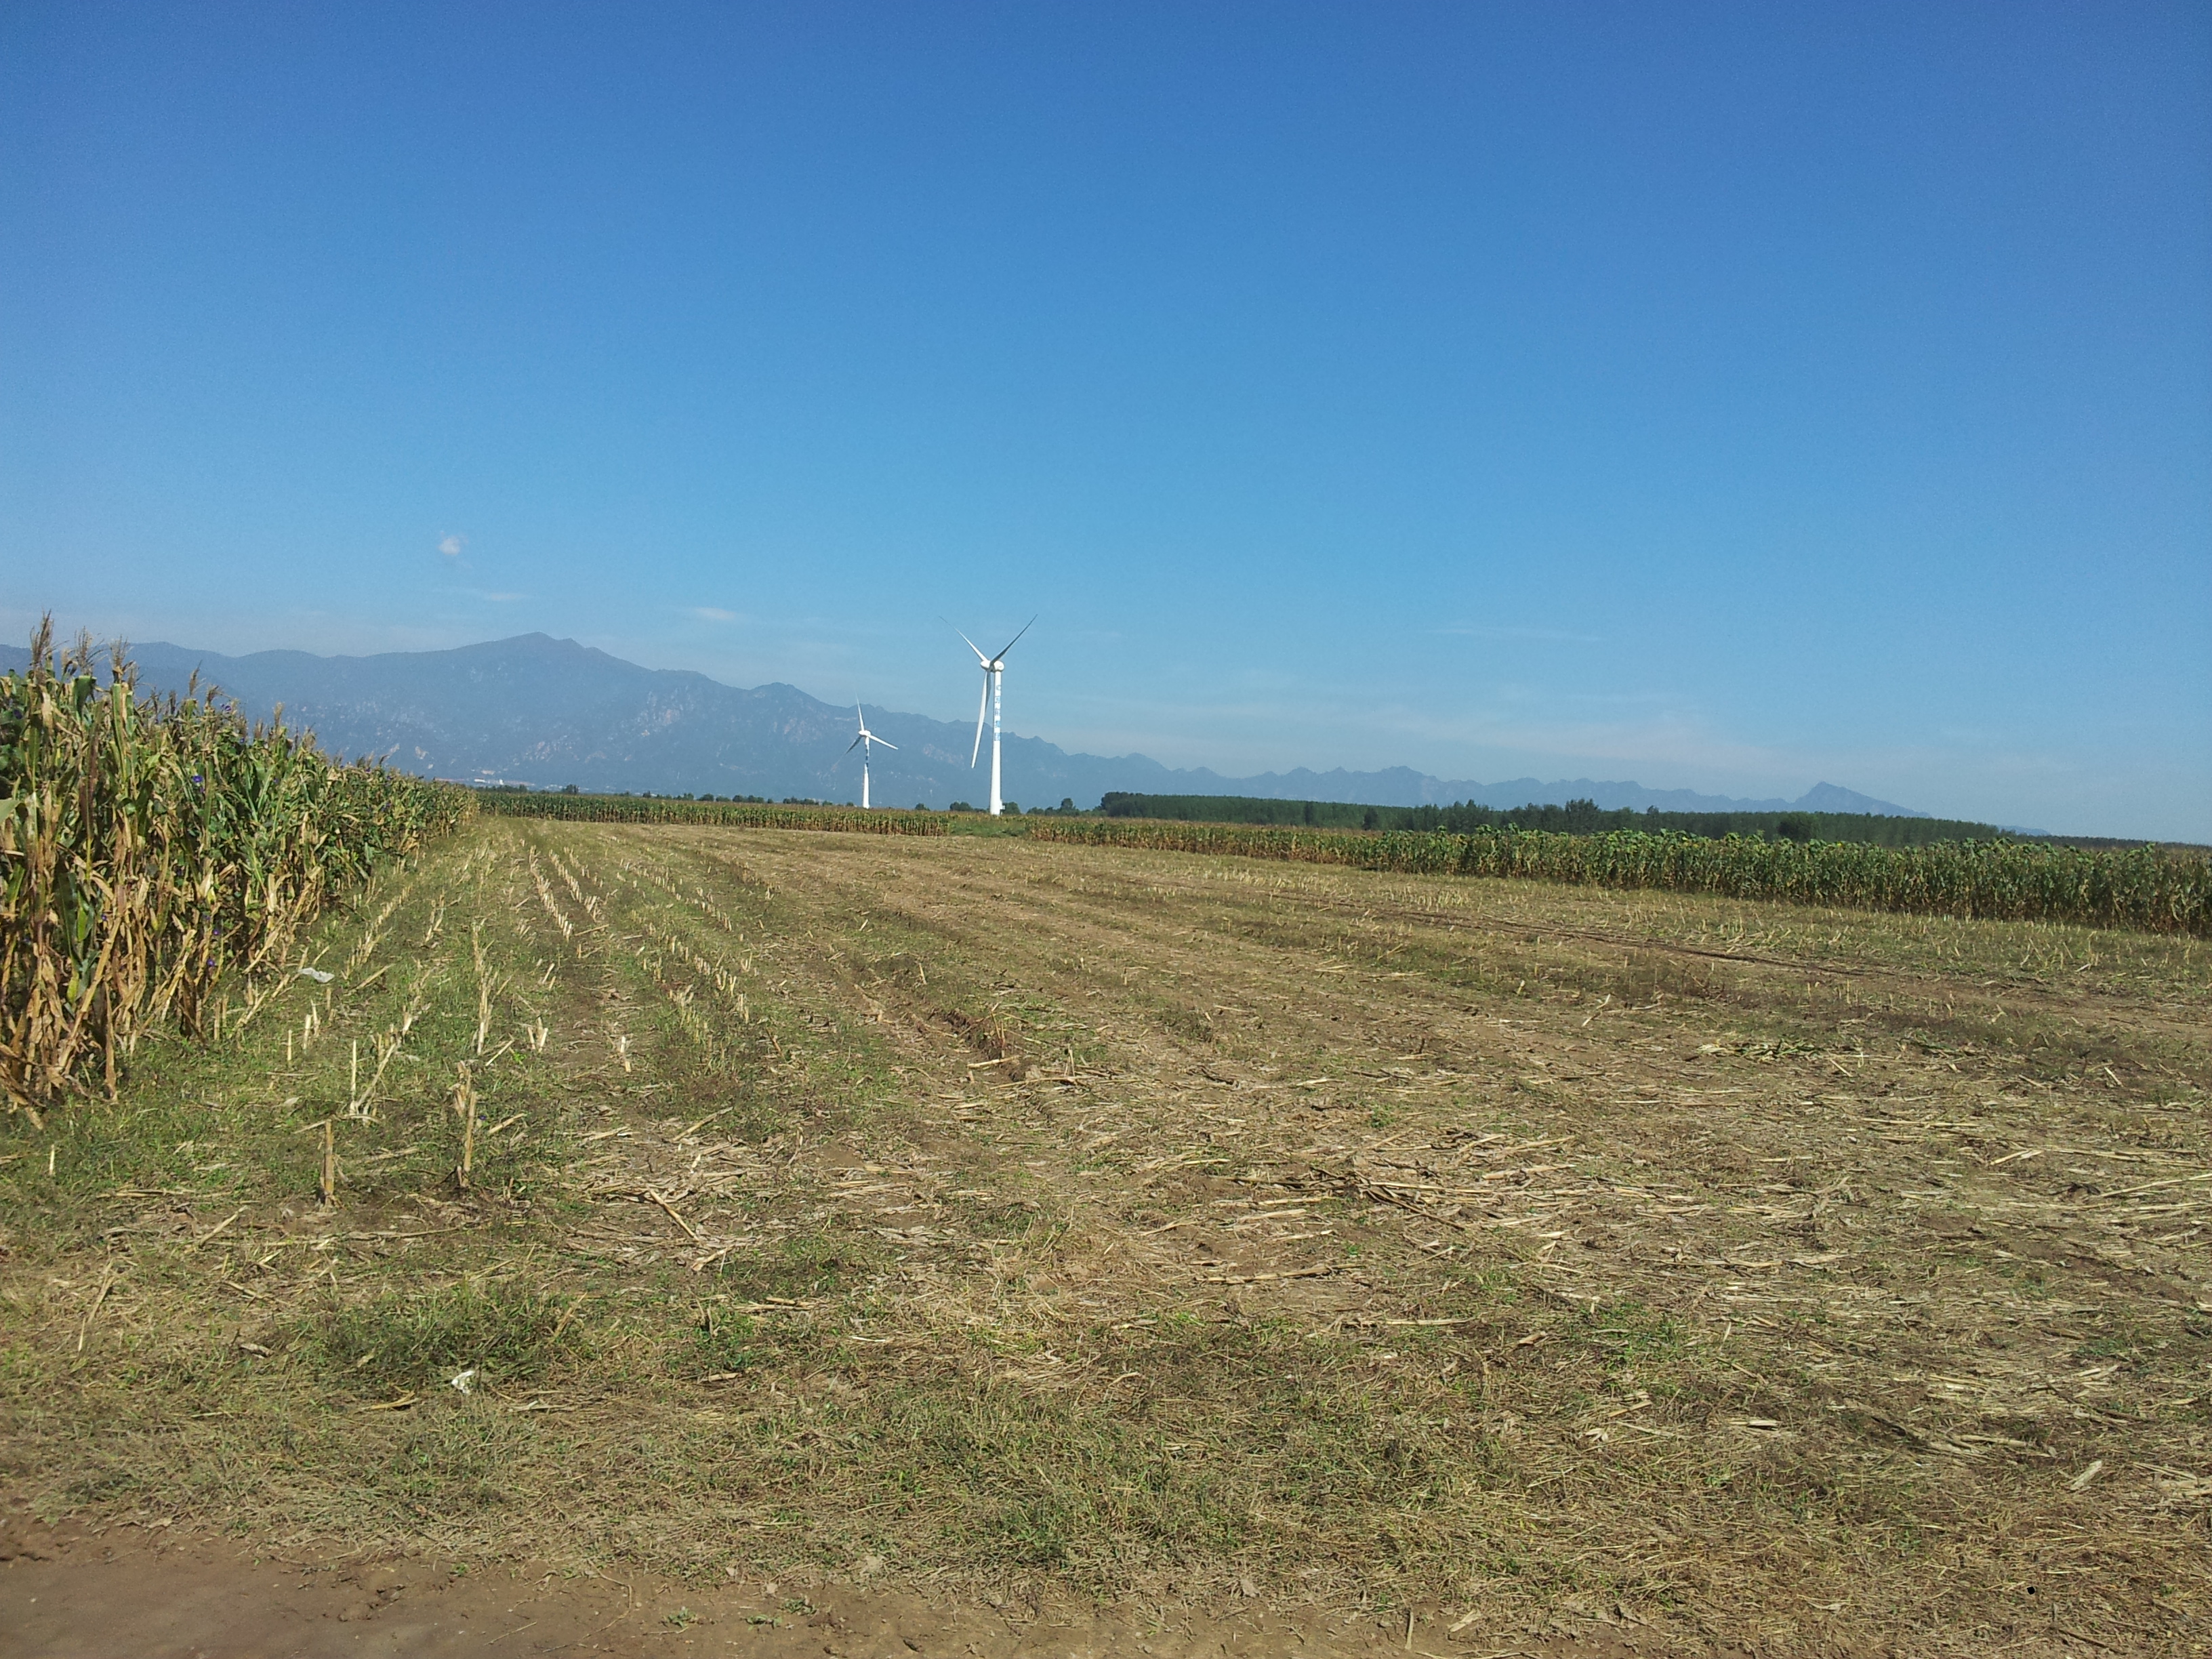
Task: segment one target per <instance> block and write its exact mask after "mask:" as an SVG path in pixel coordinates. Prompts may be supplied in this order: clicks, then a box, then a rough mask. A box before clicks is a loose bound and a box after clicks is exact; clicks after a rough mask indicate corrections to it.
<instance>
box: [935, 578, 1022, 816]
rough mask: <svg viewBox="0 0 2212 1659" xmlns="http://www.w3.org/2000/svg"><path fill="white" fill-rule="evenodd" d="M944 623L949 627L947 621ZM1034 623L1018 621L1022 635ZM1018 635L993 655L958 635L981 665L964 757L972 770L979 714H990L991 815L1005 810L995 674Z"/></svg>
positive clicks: (979, 747)
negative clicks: (970, 749)
mask: <svg viewBox="0 0 2212 1659" xmlns="http://www.w3.org/2000/svg"><path fill="white" fill-rule="evenodd" d="M939 621H940V622H942V621H944V618H942V617H939ZM945 626H946V627H947V628H952V624H951V623H949V622H948V623H945ZM1035 627H1036V617H1030V619H1029V620H1028V621H1027V622H1025V623H1023V624H1022V634H1026V633H1028V632H1029V631H1030V629H1032V628H1035ZM952 631H953V632H954V633H956V634H960V630H959V629H957V628H952ZM1022 634H1017V635H1014V637H1013V638H1012V639H1011V640H1008V641H1006V643H1005V644H1004V645H1002V646H1000V647H999V654H998V655H997V656H995V657H987V656H985V655H984V654H983V651H982V647H980V646H978V645H977V644H976V643H975V641H973V640H971V639H969V638H968V636H967V635H965V634H960V637H961V639H962V640H963V641H966V643H967V647H968V648H969V650H970V651H973V652H974V653H975V660H976V661H977V662H979V663H981V665H983V700H982V702H979V703H977V704H976V705H975V752H974V753H973V754H970V755H969V757H968V764H969V768H970V769H973V768H974V766H975V757H976V756H977V755H981V753H982V752H983V716H984V715H985V714H989V715H990V717H991V816H992V817H994V818H995V817H998V816H999V814H1000V813H1001V812H1003V811H1006V803H1005V802H1004V801H1002V800H1000V799H999V677H1000V675H1002V674H1004V673H1005V672H1006V653H1007V652H1009V651H1011V650H1012V649H1013V648H1014V647H1015V646H1017V645H1018V644H1019V643H1020V642H1021V637H1022Z"/></svg>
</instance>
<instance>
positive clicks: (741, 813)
mask: <svg viewBox="0 0 2212 1659" xmlns="http://www.w3.org/2000/svg"><path fill="white" fill-rule="evenodd" d="M477 801H478V802H479V803H480V804H481V805H482V806H483V810H484V811H486V812H489V813H494V814H497V815H500V816H502V817H517V818H559V819H562V820H563V821H565V822H568V823H713V824H720V825H723V826H725V827H726V828H729V829H847V830H857V831H860V833H862V834H864V835H875V836H941V835H944V834H945V826H946V823H947V822H948V815H947V814H945V813H943V812H908V811H894V810H891V809H889V808H884V809H878V810H874V811H866V812H864V811H860V808H858V807H857V806H777V805H769V804H767V803H764V802H758V801H738V800H676V799H671V798H669V797H666V796H661V795H550V794H523V793H519V792H516V793H509V792H507V791H505V790H498V789H486V790H483V791H481V792H479V793H478V794H477Z"/></svg>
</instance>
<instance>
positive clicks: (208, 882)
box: [0, 624, 471, 1119]
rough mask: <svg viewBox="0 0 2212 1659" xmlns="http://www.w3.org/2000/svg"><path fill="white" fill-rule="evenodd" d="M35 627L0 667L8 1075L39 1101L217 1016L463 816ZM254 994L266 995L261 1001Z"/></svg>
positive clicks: (461, 803)
mask: <svg viewBox="0 0 2212 1659" xmlns="http://www.w3.org/2000/svg"><path fill="white" fill-rule="evenodd" d="M92 656H93V653H92V648H91V646H90V643H89V641H80V642H79V643H78V644H77V645H76V647H74V648H72V649H70V650H69V651H67V652H65V653H62V654H61V655H60V656H59V657H58V658H57V655H56V653H55V652H54V649H53V641H52V628H51V626H50V625H48V624H41V626H40V629H39V631H38V633H37V635H35V636H34V637H33V641H32V648H31V659H30V663H29V665H28V666H27V668H26V669H25V670H24V671H21V672H19V673H10V674H0V1089H4V1091H5V1093H6V1096H7V1099H8V1102H9V1105H10V1107H11V1108H13V1109H19V1110H23V1111H27V1112H28V1113H30V1114H31V1115H33V1118H34V1119H35V1117H36V1116H37V1114H38V1112H39V1110H40V1109H41V1108H42V1107H45V1106H47V1105H49V1104H51V1103H52V1102H54V1101H56V1100H57V1099H58V1098H60V1097H62V1096H64V1094H66V1093H67V1092H69V1091H70V1090H72V1089H74V1088H77V1087H81V1086H82V1085H84V1084H85V1083H86V1082H87V1081H88V1079H90V1078H91V1076H92V1075H93V1074H94V1073H99V1074H100V1075H101V1076H102V1077H103V1078H104V1080H105V1081H106V1085H107V1086H108V1087H109V1088H110V1089H111V1090H112V1088H113V1086H114V1083H115V1078H116V1067H117V1064H118V1052H120V1053H122V1054H128V1053H129V1051H130V1048H131V1045H132V1043H133V1042H135V1041H136V1039H137V1037H138V1036H140V1035H141V1034H142V1033H143V1031H145V1030H148V1029H149V1027H150V1026H151V1025H153V1024H155V1023H157V1022H161V1021H164V1020H167V1021H172V1022H173V1023H174V1024H176V1025H177V1026H178V1027H179V1028H180V1029H181V1030H184V1031H185V1032H186V1033H188V1034H192V1035H199V1034H203V1033H204V1032H205V1031H206V1030H209V1029H210V1024H211V1023H212V1021H213V1018H216V1017H218V1016H217V1015H216V1008H217V1005H216V1003H215V1002H214V1000H213V994H214V991H215V988H216V986H217V984H218V983H219V982H220V981H222V980H223V978H224V975H227V974H232V973H236V974H238V975H243V976H245V977H246V979H247V980H248V981H251V979H252V977H253V976H255V975H262V976H264V978H265V976H266V975H268V974H269V973H270V972H271V971H272V970H273V969H276V967H278V966H280V965H281V964H282V963H283V959H284V956H285V953H286V951H288V950H289V947H290V945H292V943H293V942H294V941H295V939H297V938H298V936H299V933H300V930H301V927H303V926H304V924H306V923H307V921H309V920H310V919H311V918H312V917H313V915H315V914H316V913H317V912H318V911H319V909H320V908H322V906H323V905H324V904H325V902H328V900H329V899H330V898H331V896H333V895H334V894H337V892H339V891H341V890H343V889H345V888H347V887H348V886H349V885H351V884H353V883H355V882H356V881H359V880H361V879H362V878H364V877H366V876H367V875H368V873H369V872H370V870H371V869H372V868H373V867H374V866H375V865H376V864H377V863H378V862H379V861H380V860H384V859H387V858H390V857H392V856H393V855H395V854H404V853H407V852H410V851H411V850H412V849H414V848H416V847H417V846H419V845H420V844H421V843H422V841H423V840H424V839H425V838H426V837H428V836H432V835H435V834H437V833H439V832H441V831H442V830H445V829H450V828H452V827H453V826H454V825H455V824H457V823H459V822H460V821H461V820H462V818H463V817H465V816H466V815H467V814H468V813H469V811H471V796H470V794H469V793H468V792H467V791H465V790H463V789H459V788H457V787H451V786H447V785H441V784H435V783H431V782H428V781H424V780H422V779H419V778H412V777H408V776H406V775H403V774H399V773H394V772H388V771H386V770H385V769H383V768H381V767H380V766H374V765H345V764H342V763H339V762H337V761H336V760H333V759H331V758H330V757H326V756H325V755H324V754H323V753H321V751H320V750H318V749H317V748H316V746H315V744H314V739H313V737H312V736H311V735H309V734H307V733H304V732H290V731H288V730H287V729H286V728H285V727H284V726H283V725H281V724H274V723H272V724H269V725H249V724H248V723H247V721H246V720H245V719H244V718H242V717H241V716H240V714H238V712H237V711H236V709H235V708H232V707H231V706H229V705H228V704H226V703H223V702H219V701H217V700H216V698H215V697H214V696H211V695H210V696H202V695H199V694H198V693H197V687H196V686H195V687H193V688H190V689H188V690H187V692H186V695H185V696H183V697H181V698H179V697H150V696H140V695H138V693H137V690H136V688H135V686H134V684H133V683H132V675H131V671H130V667H129V665H128V664H127V663H126V662H125V660H124V659H123V657H122V655H121V653H120V652H119V651H118V652H117V653H114V654H113V655H112V660H111V672H110V676H109V678H108V680H107V682H106V684H102V683H101V680H100V676H99V675H98V674H97V673H95V672H94V670H93V664H92ZM257 1006H258V1005H257Z"/></svg>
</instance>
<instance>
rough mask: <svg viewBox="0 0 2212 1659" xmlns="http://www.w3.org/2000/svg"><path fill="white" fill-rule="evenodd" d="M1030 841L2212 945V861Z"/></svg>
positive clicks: (1570, 840) (1979, 851) (1780, 844)
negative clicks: (2138, 933)
mask: <svg viewBox="0 0 2212 1659" xmlns="http://www.w3.org/2000/svg"><path fill="white" fill-rule="evenodd" d="M1029 836H1030V839H1031V840H1033V841H1052V842H1082V843H1085V844H1086V845H1089V846H1103V847H1139V848H1164V849H1167V850H1170V851H1176V852H1186V853H1223V854H1237V855H1239V856H1243V857H1248V858H1268V859H1290V860H1302V861H1304V862H1308V863H1315V864H1343V865H1351V866H1356V867H1358V868H1360V869H1364V870H1397V871H1405V872H1415V873H1421V874H1437V875H1462V876H1520V877H1533V878H1537V879H1540V880H1545V881H1562V882H1576V883H1583V884H1590V885H1594V886H1601V887H1626V888H1658V889H1663V890H1668V891H1672V892H1684V893H1719V894H1724V895H1727V896H1730V897H1734V898H1749V899H1781V900H1784V901H1787V902H1791V903H1796V904H1816V905H1827V906H1833V907H1837V908H1844V909H1857V910H1898V911H1906V912H1917V913H1921V914H1927V915H1954V916H1984V917H1992V918H2000V919H2008V920H2015V921H2066V922H2078V923H2082V924H2085V925H2087V926H2091V927H2130V928H2139V929H2144V930H2148V931H2153V932H2160V933H2195V934H2212V861H2208V860H2206V859H2205V858H2204V857H2203V855H2201V854H2184V853H2176V852H2170V851H2167V850H2166V849H2163V848H2156V847H2132V848H2100V849H2094V850H2090V849H2084V848H2073V847H2063V846H2053V845H2050V844H2048V843H2044V842H2015V841H1955V842H1937V843H1936V844H1934V845H1930V846H1925V847H1876V846H1871V845H1868V844H1865V843H1863V842H1820V841H1815V842H1789V841H1774V842H1769V841H1763V840H1759V839H1756V838H1753V837H1750V836H1728V837H1726V838H1724V839H1722V840H1719V841H1712V840H1708V839H1706V838H1705V837H1703V836H1686V835H1680V834H1677V833H1674V832H1671V831H1660V832H1656V833H1652V832H1647V831H1643V830H1633V829H1630V830H1613V831H1609V832H1607V833H1606V834H1603V835H1594V836H1575V835H1564V834H1559V833H1555V832H1553V831H1548V830H1541V829H1477V830H1474V831H1471V832H1469V833H1468V834H1465V835H1452V834H1449V833H1444V832H1433V833H1420V832H1416V831H1393V832H1390V833H1387V834H1383V835H1361V834H1358V833H1353V832H1348V831H1344V830H1326V829H1322V830H1311V829H1266V828H1257V827H1253V826H1248V825H1238V824H1225V823H1164V822H1158V821H1145V820H1138V819H1128V818H1118V819H1077V820H1072V821H1071V820H1066V819H1062V820H1056V821H1044V820H1036V821H1032V822H1031V823H1030V825H1029Z"/></svg>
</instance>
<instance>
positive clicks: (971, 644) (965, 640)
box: [937, 617, 991, 668]
mask: <svg viewBox="0 0 2212 1659" xmlns="http://www.w3.org/2000/svg"><path fill="white" fill-rule="evenodd" d="M937 620H938V621H939V622H941V623H945V626H946V627H947V628H952V624H951V623H949V622H945V618H944V617H939V618H938V619H937ZM952 631H953V632H954V633H956V634H960V630H959V629H957V628H952ZM960 638H961V641H962V643H963V644H964V645H966V646H967V647H968V648H969V650H970V651H974V652H975V660H976V661H977V662H980V663H981V664H982V665H983V666H984V667H986V668H988V667H989V666H990V665H991V659H989V658H988V657H987V656H985V655H984V654H983V653H982V652H981V650H979V649H977V647H976V645H975V641H973V640H971V639H969V637H968V636H967V635H965V634H960Z"/></svg>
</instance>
